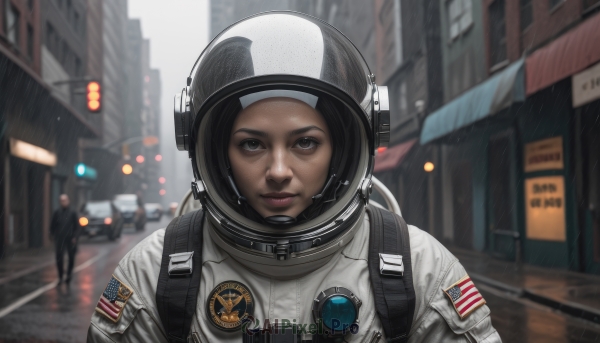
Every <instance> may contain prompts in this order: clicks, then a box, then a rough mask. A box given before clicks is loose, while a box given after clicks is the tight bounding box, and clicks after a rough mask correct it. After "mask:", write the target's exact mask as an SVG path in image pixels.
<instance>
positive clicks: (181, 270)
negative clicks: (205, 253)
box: [168, 251, 194, 276]
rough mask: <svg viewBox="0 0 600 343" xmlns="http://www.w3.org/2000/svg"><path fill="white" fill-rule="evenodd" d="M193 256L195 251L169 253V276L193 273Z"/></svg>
mask: <svg viewBox="0 0 600 343" xmlns="http://www.w3.org/2000/svg"><path fill="white" fill-rule="evenodd" d="M192 256H194V252H193V251H192V252H180V253H177V254H171V255H169V269H168V271H169V276H171V275H191V274H192V271H193V270H194V265H193V260H192Z"/></svg>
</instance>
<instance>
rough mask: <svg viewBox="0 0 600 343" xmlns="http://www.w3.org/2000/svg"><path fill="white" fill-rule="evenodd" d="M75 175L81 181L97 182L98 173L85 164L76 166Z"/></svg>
mask: <svg viewBox="0 0 600 343" xmlns="http://www.w3.org/2000/svg"><path fill="white" fill-rule="evenodd" d="M75 175H76V176H77V177H78V178H80V179H88V180H96V177H97V176H98V173H97V172H96V169H94V168H92V167H90V166H88V165H85V163H78V164H77V165H75Z"/></svg>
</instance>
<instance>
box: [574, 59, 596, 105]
mask: <svg viewBox="0 0 600 343" xmlns="http://www.w3.org/2000/svg"><path fill="white" fill-rule="evenodd" d="M571 83H572V89H573V107H579V106H581V105H585V104H587V103H590V102H592V101H594V100H596V99H600V63H598V64H596V65H595V66H593V67H591V68H588V69H586V70H584V71H582V72H581V73H579V74H575V75H573V77H572V79H571Z"/></svg>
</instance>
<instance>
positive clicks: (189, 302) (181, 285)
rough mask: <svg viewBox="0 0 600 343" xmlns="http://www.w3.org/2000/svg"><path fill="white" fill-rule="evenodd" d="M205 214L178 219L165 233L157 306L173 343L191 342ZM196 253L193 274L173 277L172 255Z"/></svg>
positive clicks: (198, 287) (187, 214) (184, 216)
mask: <svg viewBox="0 0 600 343" xmlns="http://www.w3.org/2000/svg"><path fill="white" fill-rule="evenodd" d="M203 223H204V211H202V210H199V211H195V212H190V213H186V214H184V215H182V216H179V217H177V218H174V219H173V220H172V221H171V223H169V226H167V229H166V231H165V241H164V246H163V255H162V263H161V265H160V274H159V277H158V285H157V287H156V305H157V308H158V313H159V315H160V320H161V322H162V324H163V328H164V329H165V332H166V334H167V339H168V340H169V343H175V342H187V336H188V334H189V332H190V327H191V323H192V318H193V317H194V313H195V312H196V300H197V299H198V290H199V289H200V276H201V275H202V226H203ZM192 251H193V252H194V254H193V256H192V257H191V259H192V270H191V273H177V274H175V273H171V274H172V275H169V262H170V260H171V258H170V257H169V255H172V254H177V253H185V252H192Z"/></svg>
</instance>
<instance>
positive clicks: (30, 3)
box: [27, 0, 34, 12]
mask: <svg viewBox="0 0 600 343" xmlns="http://www.w3.org/2000/svg"><path fill="white" fill-rule="evenodd" d="M33 1H34V0H27V7H28V8H29V11H30V12H33Z"/></svg>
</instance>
